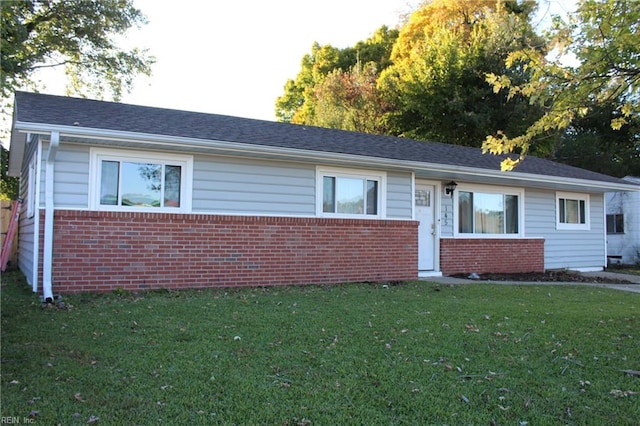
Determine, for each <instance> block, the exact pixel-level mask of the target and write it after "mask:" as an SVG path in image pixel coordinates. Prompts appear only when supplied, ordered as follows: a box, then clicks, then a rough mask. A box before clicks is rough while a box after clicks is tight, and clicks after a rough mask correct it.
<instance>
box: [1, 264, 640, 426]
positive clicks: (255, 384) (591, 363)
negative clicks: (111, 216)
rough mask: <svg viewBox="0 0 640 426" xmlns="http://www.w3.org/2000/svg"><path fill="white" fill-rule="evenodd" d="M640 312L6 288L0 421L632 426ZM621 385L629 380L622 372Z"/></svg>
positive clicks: (542, 302)
mask: <svg viewBox="0 0 640 426" xmlns="http://www.w3.org/2000/svg"><path fill="white" fill-rule="evenodd" d="M639 306H640V295H636V294H629V293H625V292H618V291H614V290H607V289H600V288H593V287H579V286H576V287H573V286H571V287H564V286H563V287H550V286H505V285H491V284H473V285H465V286H441V285H436V284H433V283H428V282H415V283H408V284H402V285H396V286H394V285H390V284H386V285H385V284H350V285H341V286H309V287H279V288H278V287H271V288H252V289H248V288H245V289H237V290H232V289H208V290H186V291H180V292H174V291H156V292H145V293H129V292H125V291H116V292H113V293H111V294H101V295H93V294H82V295H72V296H69V297H65V298H64V299H63V300H62V301H60V300H58V303H56V304H55V305H45V307H43V306H42V305H41V303H40V300H39V299H38V298H37V297H36V296H35V295H33V294H32V293H31V291H30V288H29V287H28V286H27V285H26V284H25V283H24V279H23V277H22V276H21V275H20V274H19V273H18V272H12V273H8V274H4V275H3V277H2V392H1V394H2V396H1V398H2V400H1V402H2V405H1V406H2V409H1V411H2V413H1V415H2V416H3V417H5V416H13V417H19V418H20V419H23V418H29V417H31V418H33V419H36V420H35V421H34V423H38V424H39V423H42V424H68V425H73V424H78V425H80V424H87V423H98V424H125V423H126V424H138V425H144V424H157V423H159V422H163V423H173V424H187V423H189V424H203V425H205V424H284V425H313V424H315V425H322V424H384V425H388V424H520V425H527V424H530V425H536V424H594V425H595V424H618V425H631V424H637V419H638V418H640V377H637V376H635V375H634V374H638V373H637V370H640V365H639V364H638V354H639V353H640V335H638V330H639V329H640V310H639ZM625 370H626V372H625Z"/></svg>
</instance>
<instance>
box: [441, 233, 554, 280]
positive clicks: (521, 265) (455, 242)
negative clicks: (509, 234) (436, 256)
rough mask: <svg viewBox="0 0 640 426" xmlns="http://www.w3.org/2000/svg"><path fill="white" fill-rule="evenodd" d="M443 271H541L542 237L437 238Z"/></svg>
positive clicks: (451, 273)
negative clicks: (438, 239)
mask: <svg viewBox="0 0 640 426" xmlns="http://www.w3.org/2000/svg"><path fill="white" fill-rule="evenodd" d="M440 268H441V270H442V273H443V274H444V275H454V274H460V273H465V274H466V273H471V272H477V273H479V274H481V273H489V272H493V273H518V272H543V271H544V239H542V238H518V239H506V238H505V239H499V238H498V239H494V238H482V239H481V238H475V239H474V238H445V239H442V240H441V241H440Z"/></svg>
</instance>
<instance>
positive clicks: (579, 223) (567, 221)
mask: <svg viewBox="0 0 640 426" xmlns="http://www.w3.org/2000/svg"><path fill="white" fill-rule="evenodd" d="M589 226H590V225H589V195H588V194H573V193H568V192H557V193H556V228H557V229H564V230H588V229H589Z"/></svg>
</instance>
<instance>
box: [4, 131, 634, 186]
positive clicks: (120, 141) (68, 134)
mask: <svg viewBox="0 0 640 426" xmlns="http://www.w3.org/2000/svg"><path fill="white" fill-rule="evenodd" d="M16 131H17V132H16ZM52 131H57V132H59V133H60V138H61V139H62V138H66V139H72V140H74V141H76V142H78V141H85V142H86V141H92V142H95V143H101V144H109V145H114V146H122V147H129V148H137V149H144V148H146V149H151V148H162V149H168V150H180V151H193V152H201V153H210V154H212V153H215V154H221V155H222V154H224V155H232V156H250V157H259V158H272V159H282V160H292V161H303V162H309V161H314V162H315V161H317V162H321V163H323V164H324V163H327V164H328V163H330V164H334V165H344V166H358V167H363V166H366V167H381V168H385V169H389V170H398V171H410V172H413V173H415V174H416V177H423V178H430V179H446V180H451V179H453V180H460V181H465V180H466V181H468V182H479V183H487V184H498V185H500V184H501V185H517V186H527V187H537V188H548V189H562V190H567V189H569V190H580V191H587V192H611V191H638V190H639V188H638V186H637V185H633V184H631V183H630V184H624V183H616V182H607V181H599V180H590V179H589V180H586V179H577V178H571V177H564V176H551V175H542V174H534V173H522V172H517V171H510V172H503V171H500V170H491V169H487V168H479V167H469V166H459V165H449V164H442V163H432V162H424V161H411V160H398V159H392V158H384V157H375V156H367V155H360V154H349V153H341V152H333V151H319V150H310V149H300V148H291V147H282V146H277V145H267V144H264V145H262V144H255V143H244V142H230V141H224V140H208V139H207V140H205V139H196V138H188V137H180V136H172V135H158V134H151V133H138V132H127V131H118V130H109V129H96V128H89V127H80V126H64V125H51V124H45V123H30V122H15V123H14V134H13V135H12V138H13V137H14V136H16V135H15V134H16V133H22V134H24V133H33V134H42V135H49V134H51V132H52ZM24 139H25V137H24V136H23V137H22V140H24ZM12 141H13V139H12ZM12 148H13V146H12ZM525 161H526V160H525ZM18 167H19V166H18ZM18 174H19V171H18Z"/></svg>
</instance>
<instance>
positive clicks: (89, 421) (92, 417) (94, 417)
mask: <svg viewBox="0 0 640 426" xmlns="http://www.w3.org/2000/svg"><path fill="white" fill-rule="evenodd" d="M98 420H100V417H97V416H91V417H89V420H88V421H87V423H96V422H97V421H98Z"/></svg>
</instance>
